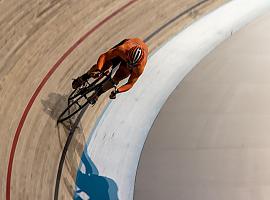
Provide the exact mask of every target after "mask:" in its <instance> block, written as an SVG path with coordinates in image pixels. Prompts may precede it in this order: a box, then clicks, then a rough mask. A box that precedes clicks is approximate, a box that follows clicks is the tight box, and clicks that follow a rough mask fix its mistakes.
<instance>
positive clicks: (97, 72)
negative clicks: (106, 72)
mask: <svg viewBox="0 0 270 200" xmlns="http://www.w3.org/2000/svg"><path fill="white" fill-rule="evenodd" d="M101 74H102V73H101V72H100V71H93V72H91V74H90V76H91V77H92V78H98V77H100V76H101Z"/></svg>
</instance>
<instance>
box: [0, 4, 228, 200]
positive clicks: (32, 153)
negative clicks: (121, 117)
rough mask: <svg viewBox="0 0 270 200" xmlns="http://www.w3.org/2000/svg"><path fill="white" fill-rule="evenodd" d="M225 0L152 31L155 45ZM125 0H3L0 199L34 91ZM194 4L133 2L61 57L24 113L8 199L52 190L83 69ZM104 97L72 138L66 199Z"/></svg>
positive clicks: (41, 196) (50, 193)
mask: <svg viewBox="0 0 270 200" xmlns="http://www.w3.org/2000/svg"><path fill="white" fill-rule="evenodd" d="M224 2H226V1H209V2H208V3H206V4H205V5H204V6H202V7H200V8H199V10H200V11H196V10H195V11H194V12H192V14H187V15H186V16H183V17H182V18H181V19H180V20H177V21H175V22H174V23H173V24H172V25H170V26H169V27H167V29H166V30H165V31H162V32H160V33H159V34H158V35H157V36H155V38H152V39H151V40H150V41H149V42H148V44H149V46H150V48H151V49H152V50H153V49H154V48H155V47H157V46H158V45H159V44H161V43H162V42H163V41H165V40H167V38H168V37H170V36H171V35H172V34H174V33H175V32H177V31H179V29H181V27H184V26H185V25H186V24H188V23H190V22H192V20H194V18H196V17H198V16H200V15H201V14H202V13H204V12H205V11H207V10H210V9H214V8H215V7H217V6H218V5H220V4H222V3H224ZM126 3H127V2H126V1H93V2H91V4H90V3H89V2H88V1H80V2H79V3H78V2H75V1H64V0H63V1H59V2H55V1H42V2H36V1H32V2H31V1H27V2H26V1H20V2H17V1H1V2H0V11H1V12H0V13H2V14H1V16H0V21H1V24H0V26H1V32H0V34H1V40H0V45H1V51H0V55H1V61H0V62H1V65H0V91H1V97H0V103H1V108H0V114H1V115H0V117H1V124H0V130H1V145H0V156H1V166H0V167H1V170H0V173H1V174H0V175H1V177H2V178H1V179H2V180H1V182H0V184H1V191H2V192H1V199H5V198H6V192H7V191H6V186H7V185H6V180H7V179H8V178H7V166H8V162H9V159H10V157H9V156H10V150H11V146H12V142H13V139H14V136H15V132H16V129H17V127H18V124H19V121H20V119H21V117H22V113H23V110H24V109H25V106H26V105H27V102H28V101H29V99H30V97H31V96H32V95H33V93H34V91H35V90H36V88H37V87H38V85H39V84H40V82H41V80H42V79H43V78H44V77H45V75H46V74H47V73H48V71H49V70H50V69H51V67H52V66H53V65H54V64H55V62H56V61H57V60H58V59H59V58H60V57H61V56H62V55H63V53H64V52H65V51H66V50H67V49H69V48H70V47H71V46H72V45H73V44H74V43H75V42H76V41H77V40H78V38H81V36H82V35H84V34H85V33H86V32H87V31H89V29H91V28H92V27H94V26H95V25H97V24H98V23H99V22H101V21H102V20H104V19H105V18H106V17H107V16H109V15H110V14H112V13H113V12H114V11H115V10H117V9H119V8H121V7H122V6H123V5H125V4H126ZM195 3H197V1H166V2H163V1H157V0H156V1H151V2H149V1H137V2H134V4H133V5H132V6H130V7H129V8H128V9H125V10H123V11H122V12H121V14H118V15H116V16H114V17H113V18H112V19H110V21H109V22H107V23H106V24H104V25H103V26H100V27H99V29H98V30H97V31H96V32H93V33H92V35H91V37H90V38H89V39H86V40H85V41H84V42H83V43H82V44H81V45H80V46H79V48H77V49H76V50H74V51H73V52H72V54H70V55H69V56H68V57H66V59H65V60H63V62H62V63H61V67H59V68H58V69H57V70H56V71H55V72H54V73H53V75H52V76H51V77H50V79H49V81H48V82H47V83H46V84H45V85H44V87H43V88H42V90H41V91H40V93H39V95H38V96H37V97H36V99H35V102H33V105H32V106H31V109H30V110H29V113H28V116H27V117H26V118H25V122H24V127H23V128H22V130H21V133H20V137H19V138H18V144H17V145H16V149H15V152H14V153H15V154H14V155H15V157H14V161H13V165H12V166H13V168H12V174H11V177H10V178H11V179H10V186H11V187H10V189H11V190H10V194H11V198H10V199H51V198H52V197H53V192H54V183H55V176H56V171H57V167H58V162H59V157H60V155H61V151H62V148H63V146H64V144H65V142H66V138H67V131H66V129H65V128H64V127H61V126H60V127H56V123H55V119H56V117H57V116H58V114H59V112H60V111H61V110H62V109H63V106H64V105H65V104H64V100H65V94H68V93H69V91H70V80H71V79H72V78H74V77H76V76H78V75H80V74H82V73H83V72H84V71H85V70H86V69H87V68H88V67H89V66H91V64H92V63H94V62H95V61H96V59H97V57H98V55H99V54H100V53H101V52H103V51H105V50H106V49H108V48H109V47H110V46H112V45H113V44H115V41H119V40H121V39H122V38H126V37H134V36H137V37H141V38H145V37H146V36H148V35H150V34H151V33H152V32H154V31H155V30H157V29H158V28H159V27H161V26H162V25H163V24H165V23H166V22H167V21H169V20H170V19H172V18H173V17H175V16H177V15H178V14H179V13H180V11H181V10H183V11H184V10H185V9H187V8H188V7H191V6H192V5H194V4H195ZM153 5H155V6H153ZM146 11H147V12H146ZM142 19H143V20H142ZM146 19H147V20H146ZM153 20H154V21H155V23H154V24H153V23H152V22H153ZM142 22H143V23H142ZM134 27H136V28H134ZM119 30H120V31H119ZM105 104H106V101H102V100H101V101H100V103H99V104H98V105H96V106H95V107H94V108H92V109H89V110H88V111H87V112H86V114H85V117H84V118H83V119H82V121H81V123H80V128H79V129H77V132H80V134H76V135H75V137H74V139H73V141H72V142H71V145H70V149H69V151H68V153H67V157H66V161H65V166H64V169H63V176H62V180H61V184H62V185H61V187H60V195H59V197H60V198H61V199H67V198H71V197H72V196H73V190H74V178H75V176H76V169H77V167H78V164H79V161H80V155H81V152H82V149H83V146H84V142H85V137H87V135H88V133H89V129H90V128H91V127H92V126H93V125H94V123H95V120H96V118H97V117H98V116H99V113H100V111H101V110H102V109H103V108H104V105H105ZM86 119H87V120H86ZM7 196H8V195H7Z"/></svg>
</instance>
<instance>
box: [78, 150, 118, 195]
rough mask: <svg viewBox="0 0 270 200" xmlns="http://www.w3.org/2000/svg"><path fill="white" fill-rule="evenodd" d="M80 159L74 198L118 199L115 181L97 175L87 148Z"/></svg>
mask: <svg viewBox="0 0 270 200" xmlns="http://www.w3.org/2000/svg"><path fill="white" fill-rule="evenodd" d="M81 161H82V167H81V169H80V170H78V172H77V178H76V191H75V194H74V199H76V200H81V199H91V200H101V199H102V200H118V195H117V192H118V187H117V185H116V183H115V181H113V180H112V179H110V178H108V177H104V176H100V175H99V172H98V169H97V168H96V166H95V165H94V163H93V161H92V160H91V159H90V158H89V156H88V154H87V150H84V152H83V154H82V158H81Z"/></svg>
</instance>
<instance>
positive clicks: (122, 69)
mask: <svg viewBox="0 0 270 200" xmlns="http://www.w3.org/2000/svg"><path fill="white" fill-rule="evenodd" d="M128 76H130V72H129V70H127V68H126V64H125V63H124V62H121V64H120V66H119V69H118V70H117V71H116V73H115V75H114V76H113V78H112V80H109V81H107V82H106V83H105V84H104V85H103V87H102V89H101V91H100V92H98V93H97V95H98V96H100V95H101V94H103V93H104V92H107V91H108V90H110V89H112V88H113V87H114V86H116V85H118V83H119V82H120V81H121V80H124V79H125V78H127V77H128Z"/></svg>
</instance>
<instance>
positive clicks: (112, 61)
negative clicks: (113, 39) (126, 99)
mask: <svg viewBox="0 0 270 200" xmlns="http://www.w3.org/2000/svg"><path fill="white" fill-rule="evenodd" d="M135 46H139V47H140V48H141V49H142V52H143V55H142V59H141V60H140V61H139V62H138V63H137V64H136V65H135V66H134V67H132V68H131V67H129V65H127V62H128V52H129V50H130V49H131V48H133V47H135ZM147 57H148V47H147V45H146V44H145V43H144V42H143V41H142V40H141V39H139V38H133V39H126V40H123V41H122V42H120V43H119V44H118V45H116V46H115V47H113V48H112V49H110V50H109V51H107V52H106V53H104V54H102V55H101V56H100V57H99V59H98V61H97V64H96V65H94V68H93V69H91V70H90V71H89V72H88V73H91V72H92V71H94V70H96V69H98V70H101V71H105V70H107V69H109V68H110V67H112V66H114V65H117V64H119V63H120V62H121V64H120V66H119V69H118V70H117V71H116V73H115V75H114V77H113V78H112V80H113V81H114V83H115V84H116V85H117V84H118V83H119V82H120V81H121V80H123V79H125V78H127V77H128V76H130V77H129V79H128V82H127V83H126V84H125V85H123V86H121V87H119V88H118V93H121V92H126V91H128V90H129V89H131V88H132V87H133V85H134V84H135V82H136V81H137V80H138V78H139V77H140V75H141V74H142V73H143V71H144V67H145V65H146V62H147ZM114 67H115V66H114ZM110 88H112V86H109V87H108V86H107V87H105V88H104V89H103V90H104V91H103V92H105V91H107V90H108V89H110Z"/></svg>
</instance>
